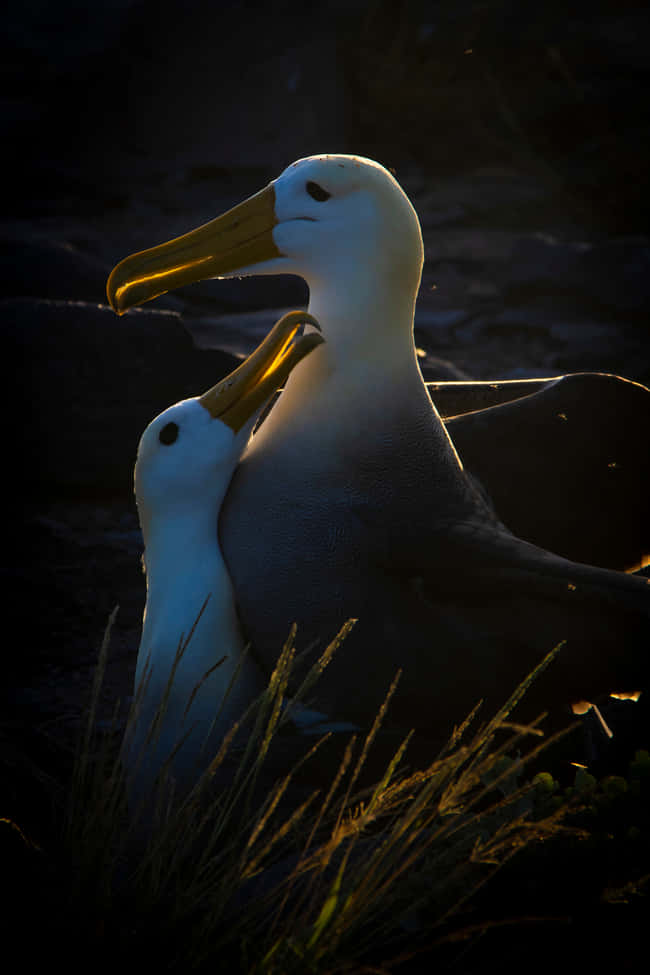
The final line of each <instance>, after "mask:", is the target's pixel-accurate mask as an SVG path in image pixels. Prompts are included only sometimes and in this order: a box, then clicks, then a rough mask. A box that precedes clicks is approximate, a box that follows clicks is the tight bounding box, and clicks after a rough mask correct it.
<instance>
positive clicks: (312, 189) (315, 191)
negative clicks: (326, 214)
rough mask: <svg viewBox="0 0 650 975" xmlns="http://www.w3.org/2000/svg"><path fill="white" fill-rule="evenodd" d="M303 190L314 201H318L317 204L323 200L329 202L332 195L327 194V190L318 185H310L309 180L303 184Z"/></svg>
mask: <svg viewBox="0 0 650 975" xmlns="http://www.w3.org/2000/svg"><path fill="white" fill-rule="evenodd" d="M305 189H306V190H307V192H308V193H309V195H310V196H311V197H312V198H313V199H314V200H318V202H319V203H324V202H325V200H329V198H330V196H331V195H332V194H331V193H328V192H327V190H324V189H323V187H322V186H319V185H318V183H312V181H311V180H310V181H309V182H308V183H306V184H305Z"/></svg>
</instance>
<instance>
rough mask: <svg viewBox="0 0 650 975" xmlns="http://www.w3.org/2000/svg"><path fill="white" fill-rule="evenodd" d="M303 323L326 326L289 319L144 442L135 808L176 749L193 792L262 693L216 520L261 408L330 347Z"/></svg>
mask: <svg viewBox="0 0 650 975" xmlns="http://www.w3.org/2000/svg"><path fill="white" fill-rule="evenodd" d="M303 323H309V324H311V325H312V326H314V327H318V326H317V322H316V319H315V318H313V316H311V315H308V314H306V313H304V312H289V313H288V314H287V315H285V316H284V317H283V318H282V319H280V321H279V322H278V323H277V324H276V325H275V327H274V328H273V329H272V331H271V332H270V333H269V335H268V336H267V338H266V339H265V340H264V342H263V343H262V344H261V345H260V347H259V348H258V349H257V350H256V351H255V352H253V353H252V354H251V355H250V356H249V357H248V358H247V359H246V361H245V362H243V363H242V365H240V366H239V367H238V368H237V369H235V371H234V372H232V373H231V374H230V375H229V376H227V377H226V378H225V379H223V380H222V381H221V382H219V383H217V385H216V386H213V387H212V388H211V389H209V390H208V391H207V392H205V393H203V395H202V396H197V397H194V398H192V399H187V400H183V401H182V402H180V403H176V404H175V405H174V406H170V407H169V408H168V409H166V410H165V411H164V412H163V413H161V414H160V415H159V416H157V417H156V418H155V419H154V420H152V421H151V423H150V424H149V426H148V427H147V428H146V430H145V431H144V433H143V434H142V438H141V440H140V444H139V447H138V454H137V460H136V465H135V493H136V500H137V505H138V515H139V518H140V524H141V527H142V533H143V536H144V543H145V552H144V563H145V568H146V575H147V601H146V607H145V612H144V619H143V626H142V637H141V642H140V648H139V651H138V660H137V667H136V678H135V684H136V702H137V704H136V718H135V723H134V727H133V728H132V734H131V735H130V740H129V742H128V745H127V748H126V750H125V756H126V764H127V769H128V772H127V775H128V777H129V779H130V782H129V795H130V800H131V802H135V801H137V800H139V799H140V798H141V797H143V798H146V797H148V796H150V795H151V790H152V786H153V784H154V781H155V778H156V775H157V774H158V773H159V772H160V770H161V767H162V766H163V764H164V763H165V762H166V760H167V759H168V758H169V756H171V755H172V753H173V751H174V749H175V748H176V746H178V745H179V743H181V744H180V747H178V749H177V751H176V752H175V754H174V756H173V759H172V760H171V764H170V770H171V773H172V775H173V777H174V779H175V781H176V783H177V786H178V788H179V789H180V790H181V791H185V789H187V788H188V787H190V786H191V785H192V784H193V782H194V780H195V779H196V778H197V776H198V775H199V774H200V773H201V771H202V770H203V768H204V767H205V765H206V764H207V763H208V762H209V761H210V759H211V758H212V757H213V754H214V752H215V751H216V747H218V745H219V744H220V741H221V739H222V737H223V734H224V732H225V731H227V730H228V729H229V728H230V727H231V725H232V724H233V722H234V721H235V720H236V719H238V718H240V717H241V715H242V713H243V712H244V710H245V709H246V707H247V706H248V705H249V704H250V703H251V701H252V700H253V699H254V697H255V696H256V695H257V693H259V691H260V690H261V689H262V687H263V686H264V685H263V682H262V679H261V678H260V675H259V673H258V671H257V668H256V665H255V663H254V661H253V660H252V659H251V657H250V656H249V655H246V654H245V653H244V640H243V637H242V634H241V631H240V627H239V622H238V620H237V614H236V611H235V604H234V597H233V591H232V586H231V582H230V578H229V575H228V572H227V569H226V566H225V564H224V561H223V558H222V555H221V552H220V550H219V544H218V539H217V518H218V514H219V509H220V507H221V502H222V500H223V498H224V495H225V493H226V491H227V489H228V485H229V483H230V479H231V476H232V473H233V471H234V470H235V467H236V465H237V463H238V461H239V458H240V456H241V454H242V452H243V450H244V448H245V446H246V442H247V440H248V438H249V436H250V433H251V430H252V428H253V426H254V424H255V421H256V419H257V417H258V416H259V413H260V410H261V409H262V408H263V407H264V405H265V404H266V403H267V402H268V400H269V398H270V397H271V396H272V395H273V393H274V392H275V390H276V389H277V388H278V386H281V385H282V384H283V383H284V381H285V380H286V378H287V376H288V375H289V373H290V372H291V370H292V369H293V368H294V366H296V365H297V363H298V362H300V360H301V359H303V358H304V357H305V356H306V355H307V354H308V353H309V352H311V351H312V349H314V348H316V346H317V345H320V343H321V342H322V341H323V339H322V337H321V335H320V334H319V333H318V332H312V333H311V334H309V335H298V334H297V333H298V330H299V328H300V326H301V324H303ZM179 648H181V649H182V652H179ZM175 662H176V669H175V672H174V673H173V674H172V670H173V668H174V666H175ZM231 681H232V682H233V683H232V686H230V685H231ZM227 692H228V693H227ZM226 694H227V696H226ZM165 695H167V701H166V707H164V711H163V712H162V716H161V717H159V718H156V719H155V716H156V713H157V711H158V709H159V708H160V707H161V705H162V704H163V701H164V699H165ZM154 719H155V720H154ZM156 722H157V723H156ZM149 738H150V739H151V740H150V743H147V741H148V739H149ZM215 746H216V747H215Z"/></svg>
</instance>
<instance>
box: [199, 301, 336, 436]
mask: <svg viewBox="0 0 650 975" xmlns="http://www.w3.org/2000/svg"><path fill="white" fill-rule="evenodd" d="M303 324H309V325H314V326H315V327H316V328H318V329H320V326H319V324H318V322H317V321H316V319H315V318H314V317H313V315H310V314H309V313H308V312H305V311H290V312H288V314H286V315H284V316H283V317H282V318H281V319H280V321H279V322H276V324H275V325H274V326H273V328H272V329H271V331H270V332H269V334H268V335H267V336H266V338H265V339H264V341H263V342H262V344H261V345H260V346H259V347H258V348H257V349H256V350H255V352H252V353H251V354H250V355H249V357H248V358H247V359H246V360H245V361H244V362H242V364H241V366H238V367H237V368H236V369H235V370H234V372H231V373H230V375H229V376H226V378H225V379H222V380H221V382H219V383H217V385H216V386H213V387H212V389H209V390H208V391H207V392H206V393H203V395H202V396H200V397H199V403H200V404H201V406H204V407H205V409H206V410H207V411H208V413H209V414H210V416H212V417H213V418H214V419H219V420H221V422H222V423H227V424H228V426H229V427H230V428H231V429H232V430H234V431H235V433H237V431H238V430H241V428H242V427H243V426H244V424H245V423H246V422H247V421H248V420H249V419H250V418H251V417H252V416H253V415H254V414H255V413H256V412H257V410H258V409H259V408H260V407H261V406H263V405H264V403H265V402H266V401H267V400H268V399H269V398H270V397H271V396H272V395H273V393H274V392H275V391H276V389H279V388H280V387H281V386H282V385H283V384H284V383H285V381H286V379H287V377H288V375H289V373H290V372H291V370H292V369H293V368H294V366H296V365H297V364H298V363H299V362H300V360H301V359H304V357H305V356H306V355H307V354H308V353H309V352H311V351H312V349H315V348H316V346H317V345H320V344H321V343H322V342H324V341H325V340H324V339H323V336H322V335H320V334H318V332H310V333H309V335H299V336H297V332H298V329H299V328H300V326H301V325H303Z"/></svg>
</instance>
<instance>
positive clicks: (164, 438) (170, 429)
mask: <svg viewBox="0 0 650 975" xmlns="http://www.w3.org/2000/svg"><path fill="white" fill-rule="evenodd" d="M177 436H178V423H166V424H165V426H164V427H163V428H162V430H161V431H160V433H159V434H158V439H159V440H160V442H161V443H164V444H170V443H173V442H174V441H175V440H176V438H177Z"/></svg>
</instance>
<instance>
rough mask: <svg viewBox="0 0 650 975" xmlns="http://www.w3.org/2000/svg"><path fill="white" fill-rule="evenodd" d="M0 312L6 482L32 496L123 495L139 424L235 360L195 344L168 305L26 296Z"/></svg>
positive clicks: (6, 304) (209, 382)
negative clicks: (9, 463)
mask: <svg viewBox="0 0 650 975" xmlns="http://www.w3.org/2000/svg"><path fill="white" fill-rule="evenodd" d="M0 314H1V318H2V351H3V355H2V362H3V366H4V376H3V381H4V387H5V389H7V390H8V391H9V397H8V402H9V403H10V404H11V407H12V410H13V411H14V412H15V419H16V422H15V423H12V424H8V427H9V429H8V436H9V453H8V456H10V457H12V458H13V459H14V466H13V469H12V488H13V489H15V490H17V491H21V492H27V493H29V494H32V495H33V494H39V493H40V492H42V491H65V492H68V493H70V494H79V495H88V494H89V493H94V494H97V495H111V494H113V493H115V492H117V493H120V494H122V495H123V496H125V497H128V496H129V495H130V493H131V490H132V486H131V485H132V471H133V464H134V461H135V454H136V448H137V444H138V440H139V438H140V434H141V433H142V431H143V430H144V428H145V426H146V425H147V424H148V423H149V422H150V420H152V419H153V417H154V416H156V415H157V414H158V413H159V412H161V410H163V409H165V408H166V407H167V406H169V405H170V404H171V403H174V402H176V401H177V400H180V399H184V398H186V397H188V396H194V395H197V394H199V393H201V392H203V391H204V390H205V389H206V388H208V387H209V386H211V385H213V384H214V383H215V382H217V381H218V380H219V379H220V378H221V377H222V376H224V375H226V374H227V373H228V372H229V371H230V370H231V369H233V368H234V366H235V365H237V364H238V361H239V360H238V359H236V358H235V357H234V356H231V355H228V354H227V353H223V352H218V351H214V350H210V351H199V350H198V349H197V348H196V347H195V345H194V343H193V341H192V338H191V336H190V335H189V333H188V332H187V331H186V330H185V328H184V327H183V325H182V323H181V320H180V318H179V317H178V315H177V314H175V313H173V312H159V311H151V310H149V309H135V310H134V311H133V312H130V313H129V314H128V315H126V316H124V317H123V318H118V317H117V316H116V315H115V314H114V313H113V311H111V309H110V308H108V307H106V306H102V305H91V304H86V303H84V302H70V301H46V300H36V299H29V298H26V299H13V300H6V301H3V302H2V303H0Z"/></svg>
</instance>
